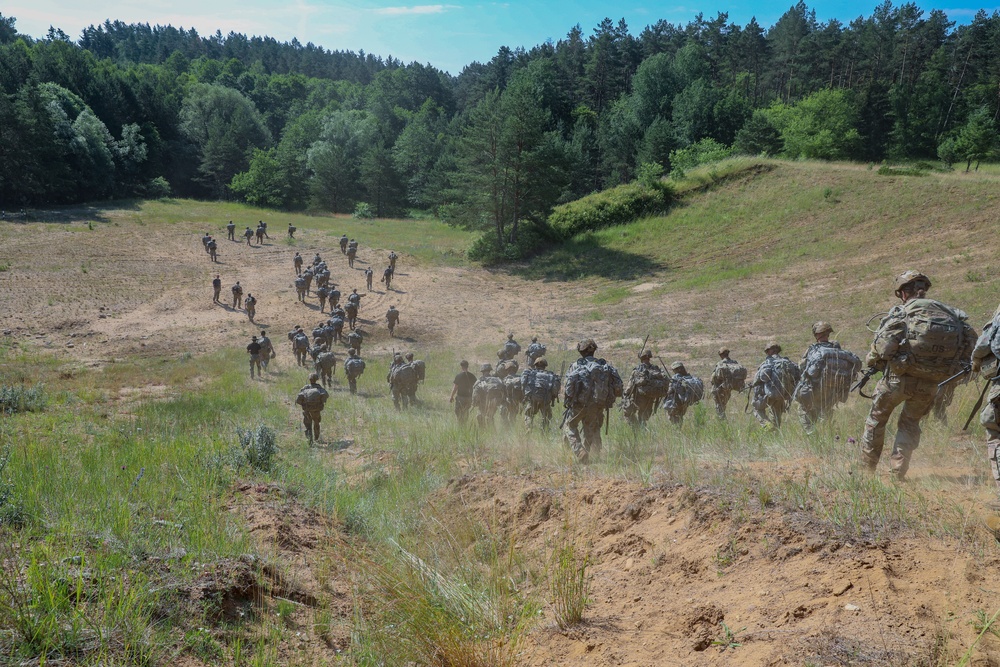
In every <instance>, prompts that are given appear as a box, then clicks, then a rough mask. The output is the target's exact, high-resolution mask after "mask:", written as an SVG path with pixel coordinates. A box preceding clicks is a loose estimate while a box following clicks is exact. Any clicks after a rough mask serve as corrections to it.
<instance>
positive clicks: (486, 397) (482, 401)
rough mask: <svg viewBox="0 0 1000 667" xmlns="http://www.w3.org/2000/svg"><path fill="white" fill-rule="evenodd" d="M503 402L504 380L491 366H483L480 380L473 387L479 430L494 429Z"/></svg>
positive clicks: (473, 401) (480, 368)
mask: <svg viewBox="0 0 1000 667" xmlns="http://www.w3.org/2000/svg"><path fill="white" fill-rule="evenodd" d="M503 400H504V387H503V380H501V379H500V378H498V377H495V376H494V375H493V367H492V366H491V365H489V364H483V365H482V366H480V367H479V379H478V380H477V381H476V384H474V385H473V386H472V404H473V405H474V406H476V409H477V410H478V411H479V414H478V415H476V423H478V424H479V428H482V429H485V428H493V419H494V417H495V416H496V414H497V409H499V407H500V406H501V405H502V404H503ZM456 410H457V408H456Z"/></svg>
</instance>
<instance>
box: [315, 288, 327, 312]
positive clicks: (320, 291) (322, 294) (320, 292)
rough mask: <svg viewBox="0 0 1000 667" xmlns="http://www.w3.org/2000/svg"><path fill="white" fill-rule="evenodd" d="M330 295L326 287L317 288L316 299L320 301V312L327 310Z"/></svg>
mask: <svg viewBox="0 0 1000 667" xmlns="http://www.w3.org/2000/svg"><path fill="white" fill-rule="evenodd" d="M329 293H330V290H328V289H327V288H326V287H317V288H316V298H317V299H319V312H321V313H322V312H323V311H324V310H326V297H327V295H328V294H329Z"/></svg>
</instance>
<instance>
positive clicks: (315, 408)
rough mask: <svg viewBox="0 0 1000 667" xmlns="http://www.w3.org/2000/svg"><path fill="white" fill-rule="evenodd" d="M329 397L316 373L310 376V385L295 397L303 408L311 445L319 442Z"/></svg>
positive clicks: (296, 402)
mask: <svg viewBox="0 0 1000 667" xmlns="http://www.w3.org/2000/svg"><path fill="white" fill-rule="evenodd" d="M329 397H330V394H328V393H326V389H324V388H323V387H322V386H320V384H319V375H317V374H316V373H312V374H311V375H310V376H309V384H307V385H306V386H304V387H302V389H301V390H300V391H299V394H298V396H296V397H295V404H296V405H298V406H300V407H301V408H302V424H303V426H305V427H306V439H307V440H308V441H309V444H310V445H311V444H312V443H313V442H314V441H316V442H318V441H319V423H320V419H321V418H322V415H321V413H322V412H323V406H324V405H326V399H328V398H329Z"/></svg>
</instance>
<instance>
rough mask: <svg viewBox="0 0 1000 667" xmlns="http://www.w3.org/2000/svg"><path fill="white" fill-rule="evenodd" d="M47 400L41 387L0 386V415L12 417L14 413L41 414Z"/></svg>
mask: <svg viewBox="0 0 1000 667" xmlns="http://www.w3.org/2000/svg"><path fill="white" fill-rule="evenodd" d="M47 402H48V398H46V396H45V388H44V387H43V386H42V385H36V386H34V387H24V386H20V387H11V386H9V385H0V413H3V414H8V415H12V414H14V413H16V412H41V411H42V410H44V409H45V404H46V403H47Z"/></svg>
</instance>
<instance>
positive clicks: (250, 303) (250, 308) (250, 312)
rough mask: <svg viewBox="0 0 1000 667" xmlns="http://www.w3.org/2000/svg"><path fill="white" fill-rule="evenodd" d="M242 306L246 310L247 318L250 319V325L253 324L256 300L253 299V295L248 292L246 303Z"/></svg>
mask: <svg viewBox="0 0 1000 667" xmlns="http://www.w3.org/2000/svg"><path fill="white" fill-rule="evenodd" d="M243 306H244V307H245V308H246V310H247V317H248V318H250V323H251V324H253V318H254V316H255V315H256V314H257V299H255V298H254V295H253V294H250V293H249V292H248V293H247V298H246V301H244V302H243Z"/></svg>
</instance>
